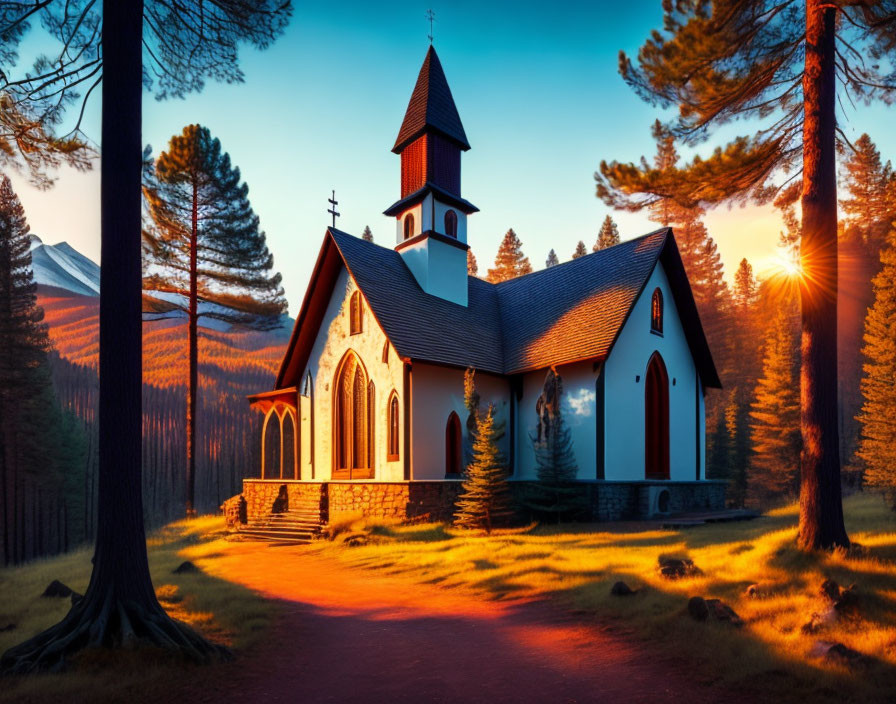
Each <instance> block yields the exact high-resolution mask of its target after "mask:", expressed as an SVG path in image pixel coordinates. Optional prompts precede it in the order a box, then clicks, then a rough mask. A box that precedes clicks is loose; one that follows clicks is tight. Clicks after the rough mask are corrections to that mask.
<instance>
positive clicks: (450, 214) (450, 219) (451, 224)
mask: <svg viewBox="0 0 896 704" xmlns="http://www.w3.org/2000/svg"><path fill="white" fill-rule="evenodd" d="M445 234H446V235H448V236H449V237H457V213H455V212H454V211H453V210H446V211H445Z"/></svg>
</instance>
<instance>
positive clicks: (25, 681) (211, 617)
mask: <svg viewBox="0 0 896 704" xmlns="http://www.w3.org/2000/svg"><path fill="white" fill-rule="evenodd" d="M224 535H225V533H224V520H223V518H220V517H203V518H197V519H194V520H189V521H179V522H177V523H172V524H170V525H168V526H166V527H165V528H163V529H161V530H159V531H157V532H155V533H153V534H152V535H151V536H150V537H149V539H148V540H147V548H148V552H149V563H150V571H151V573H152V579H153V583H154V585H155V587H156V596H157V597H158V598H159V602H160V603H161V604H162V606H163V607H164V608H165V609H166V611H168V613H169V614H170V615H171V616H172V617H174V618H176V619H179V620H181V621H184V622H186V623H188V624H190V625H191V626H192V627H193V628H195V629H196V630H198V631H199V632H201V633H202V634H203V635H204V636H205V637H206V638H209V639H210V640H213V641H215V642H218V643H223V644H225V645H227V646H228V647H230V648H231V649H233V650H234V651H235V652H236V653H237V654H238V653H239V652H240V651H245V650H247V649H250V648H251V647H252V646H253V645H254V644H257V643H258V642H259V641H260V639H261V637H262V634H263V633H264V632H265V630H266V629H267V627H268V625H269V624H270V622H271V620H272V619H273V617H274V614H275V611H276V608H277V607H276V605H275V604H274V603H273V602H270V601H267V600H265V599H263V598H261V597H260V596H258V595H257V594H255V593H254V592H252V591H250V590H248V589H246V588H245V587H242V586H239V585H237V584H234V583H232V582H228V581H225V580H221V579H218V578H216V577H212V576H210V574H209V573H208V572H207V571H206V570H207V569H208V568H209V567H210V566H212V563H213V562H214V560H215V555H216V553H219V552H220V549H221V546H222V542H223V540H224ZM90 557H91V551H90V550H88V549H87V548H83V549H81V550H77V551H75V552H72V553H69V554H67V555H63V556H59V557H54V558H48V559H44V560H38V561H35V562H32V563H29V564H27V565H23V566H21V567H14V568H9V569H0V594H2V599H0V629H2V628H3V627H5V626H6V625H7V624H15V628H14V629H13V630H7V631H2V632H0V652H4V651H6V649H8V648H10V647H12V646H13V645H16V644H18V643H20V642H22V641H24V640H26V639H27V638H29V637H31V636H33V635H36V634H37V633H39V632H41V631H42V630H44V629H46V628H48V627H50V626H52V625H53V624H54V623H57V622H58V621H60V620H61V619H62V618H63V617H64V616H65V614H66V613H67V612H68V609H69V608H70V606H71V602H70V600H69V599H49V598H43V597H41V596H40V595H41V593H42V592H43V591H44V589H45V588H46V586H47V585H48V584H49V583H50V582H51V581H52V580H54V579H58V580H60V581H61V582H63V583H65V584H67V585H68V586H70V587H71V588H72V589H74V590H75V591H77V592H80V593H82V594H83V593H84V591H85V590H86V589H87V583H88V581H89V579H90V569H91V564H90ZM184 560H191V561H193V562H194V563H195V564H196V565H197V566H198V567H199V568H200V569H199V571H196V572H187V573H183V574H174V573H173V570H174V569H175V568H176V567H177V566H178V565H180V564H181V563H182V562H183V561H184ZM191 669H192V666H190V665H187V664H184V663H180V662H176V661H174V660H173V659H172V658H170V657H168V656H165V655H163V654H161V653H158V652H152V651H149V652H148V651H134V652H121V651H114V652H96V653H86V654H84V655H81V656H79V657H78V658H77V667H75V668H72V670H71V671H70V672H66V673H63V674H60V675H44V676H40V677H24V678H12V679H10V680H8V681H4V683H3V684H4V686H3V688H0V702H6V701H9V702H13V701H14V702H26V701H34V702H44V701H48V702H49V701H53V702H58V701H66V702H69V703H70V702H81V701H84V702H87V701H97V700H98V697H99V698H101V699H102V700H103V701H127V700H133V701H149V700H153V699H155V700H159V701H164V699H165V697H164V692H165V691H167V690H168V688H170V687H171V685H172V683H173V682H176V681H178V680H182V679H184V678H188V677H190V676H191ZM154 693H159V696H155V695H154Z"/></svg>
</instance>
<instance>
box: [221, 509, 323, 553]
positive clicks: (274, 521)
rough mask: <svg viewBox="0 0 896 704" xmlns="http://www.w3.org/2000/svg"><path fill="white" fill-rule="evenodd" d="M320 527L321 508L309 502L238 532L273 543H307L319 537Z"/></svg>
mask: <svg viewBox="0 0 896 704" xmlns="http://www.w3.org/2000/svg"><path fill="white" fill-rule="evenodd" d="M320 529H321V520H320V509H319V508H318V507H317V506H316V505H312V504H311V503H310V502H308V503H307V504H301V505H298V506H293V507H291V508H290V509H289V510H287V511H282V512H279V513H271V514H269V515H268V516H266V517H265V518H264V519H263V520H261V521H255V522H252V523H249V524H248V525H246V526H242V527H240V528H239V529H238V531H237V534H238V535H239V536H240V537H241V538H245V539H248V540H259V541H265V542H267V543H270V544H271V545H307V544H308V543H310V542H311V541H312V540H314V538H316V537H317V535H318V534H319V533H320Z"/></svg>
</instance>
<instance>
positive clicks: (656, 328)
mask: <svg viewBox="0 0 896 704" xmlns="http://www.w3.org/2000/svg"><path fill="white" fill-rule="evenodd" d="M650 331H651V332H656V333H659V334H660V335H662V334H663V292H662V291H660V290H659V289H658V288H657V289H654V291H653V298H651V299H650Z"/></svg>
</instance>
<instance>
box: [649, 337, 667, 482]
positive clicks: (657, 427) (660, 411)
mask: <svg viewBox="0 0 896 704" xmlns="http://www.w3.org/2000/svg"><path fill="white" fill-rule="evenodd" d="M644 441H645V453H644V458H645V462H644V476H645V478H647V479H668V478H669V375H668V374H667V373H666V365H665V364H664V363H663V358H662V357H661V356H660V353H659V352H654V353H653V356H652V357H651V358H650V362H649V363H648V364H647V379H646V384H645V388H644Z"/></svg>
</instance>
